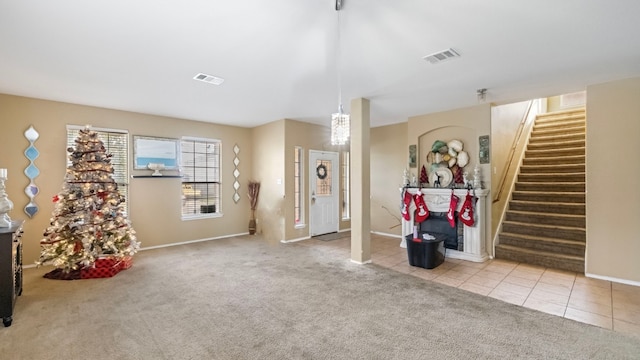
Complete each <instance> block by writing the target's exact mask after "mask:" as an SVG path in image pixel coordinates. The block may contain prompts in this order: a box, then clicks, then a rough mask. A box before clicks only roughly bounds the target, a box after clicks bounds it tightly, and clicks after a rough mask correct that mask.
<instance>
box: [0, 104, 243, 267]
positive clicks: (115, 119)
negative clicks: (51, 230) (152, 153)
mask: <svg viewBox="0 0 640 360" xmlns="http://www.w3.org/2000/svg"><path fill="white" fill-rule="evenodd" d="M0 124H2V131H0V154H1V155H0V167H1V168H7V169H8V174H9V180H8V181H7V182H6V185H7V192H8V195H9V198H10V199H11V200H12V201H13V203H14V209H13V211H11V212H10V213H9V215H10V216H11V217H12V218H13V219H16V220H18V219H22V220H26V223H25V226H24V230H25V233H24V264H25V265H30V264H33V263H34V261H35V260H36V259H37V258H38V257H39V255H40V244H39V241H40V240H41V239H42V233H43V231H44V230H45V229H46V227H47V226H48V224H49V221H50V218H51V214H52V211H53V203H52V201H51V198H52V196H53V195H55V194H57V193H58V192H60V190H61V189H62V184H63V176H64V173H65V167H66V155H67V153H66V147H67V146H66V125H67V124H73V125H86V124H90V125H92V126H95V127H102V128H111V129H122V130H128V131H129V133H130V134H131V135H149V136H161V137H171V138H179V137H181V136H197V137H205V138H214V139H220V140H222V156H223V159H222V163H223V167H222V195H223V198H222V201H221V210H222V212H223V214H224V216H223V217H220V218H214V219H201V220H191V221H182V220H181V218H180V195H181V186H180V179H177V178H153V179H148V178H138V179H130V201H129V217H130V220H131V221H132V224H133V227H134V229H135V230H136V231H137V235H138V238H139V240H140V241H141V242H142V247H143V248H144V247H152V246H160V245H166V244H171V243H179V242H184V241H192V240H199V239H209V238H214V237H220V236H226V235H231V234H239V233H246V232H247V221H248V214H249V206H248V201H247V197H246V190H245V187H246V182H247V180H248V177H249V175H250V172H251V167H250V161H251V158H250V156H249V154H251V152H252V142H251V137H250V130H249V129H245V128H239V127H232V126H221V125H213V124H208V123H202V122H195V121H187V120H181V119H175V118H168V117H161V116H152V115H145V114H138V113H131V112H125V111H116V110H109V109H102V108H95V107H90V106H81V105H72V104H66V103H60V102H53V101H45V100H37V99H30V98H23V97H16V96H9V95H2V94H0ZM29 125H33V127H34V128H35V129H36V130H37V131H38V132H39V133H40V138H39V139H38V140H37V141H36V142H35V146H36V148H37V149H38V150H39V151H40V156H39V157H38V159H36V161H35V164H36V166H37V167H38V168H39V169H40V175H39V176H38V177H37V178H36V179H35V183H36V185H38V187H39V189H40V193H39V194H38V196H36V198H35V201H36V203H37V204H38V205H39V206H40V211H39V212H38V213H37V214H36V215H35V216H34V217H33V218H32V219H29V218H28V216H27V215H26V214H25V213H24V212H23V208H24V206H25V205H26V204H27V203H28V197H27V196H26V195H25V194H24V188H25V187H26V186H27V185H28V183H29V181H28V179H27V177H26V176H25V175H24V173H23V171H24V168H25V167H26V166H27V165H28V164H29V162H28V160H27V159H26V158H25V156H24V154H23V153H24V150H25V149H26V148H27V146H28V144H29V143H28V141H27V140H26V139H25V138H24V136H23V133H24V131H25V130H26V129H27V128H28V127H29ZM236 143H237V144H238V146H239V147H240V148H241V152H240V159H241V162H240V181H241V183H242V184H243V187H242V189H241V190H242V192H241V195H242V199H241V201H240V202H239V203H238V204H235V203H234V202H233V200H232V199H231V196H232V195H233V188H232V184H233V174H232V173H233V165H230V164H233V150H232V149H233V146H234V144H236ZM130 152H132V150H131V151H130ZM242 154H246V155H247V156H246V158H244V161H242V160H243V155H242ZM226 164H229V165H226ZM148 173H149V172H148V171H141V170H136V171H134V172H132V174H148Z"/></svg>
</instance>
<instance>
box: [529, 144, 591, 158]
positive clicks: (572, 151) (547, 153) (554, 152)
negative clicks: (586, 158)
mask: <svg viewBox="0 0 640 360" xmlns="http://www.w3.org/2000/svg"><path fill="white" fill-rule="evenodd" d="M584 154H585V147H584V146H583V147H572V148H560V149H557V148H551V149H539V150H527V151H526V152H525V156H526V157H527V158H536V157H559V156H575V155H584Z"/></svg>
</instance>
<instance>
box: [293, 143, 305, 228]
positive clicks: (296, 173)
mask: <svg viewBox="0 0 640 360" xmlns="http://www.w3.org/2000/svg"><path fill="white" fill-rule="evenodd" d="M296 157H297V161H296ZM304 164H305V158H304V148H303V147H302V146H294V148H293V223H294V228H296V229H302V228H304V227H306V226H307V225H306V223H305V221H306V218H305V211H304V207H305V204H306V201H305V192H304ZM296 165H297V168H296ZM296 186H297V187H298V191H297V192H296ZM296 195H297V200H296ZM296 209H297V212H296ZM296 216H298V217H299V219H298V221H296Z"/></svg>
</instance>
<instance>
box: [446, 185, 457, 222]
mask: <svg viewBox="0 0 640 360" xmlns="http://www.w3.org/2000/svg"><path fill="white" fill-rule="evenodd" d="M458 201H460V198H459V197H457V196H456V195H455V194H454V193H453V190H451V201H450V202H449V211H447V220H449V225H451V227H456V215H455V214H456V209H457V208H458Z"/></svg>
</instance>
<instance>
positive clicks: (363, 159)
mask: <svg viewBox="0 0 640 360" xmlns="http://www.w3.org/2000/svg"><path fill="white" fill-rule="evenodd" d="M350 144H351V261H353V262H355V263H358V264H366V263H370V262H371V211H370V209H371V204H370V203H371V198H370V194H371V177H370V176H371V175H370V173H371V164H370V155H369V150H370V149H369V148H370V126H369V100H368V99H364V98H359V99H354V100H351V135H350Z"/></svg>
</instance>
